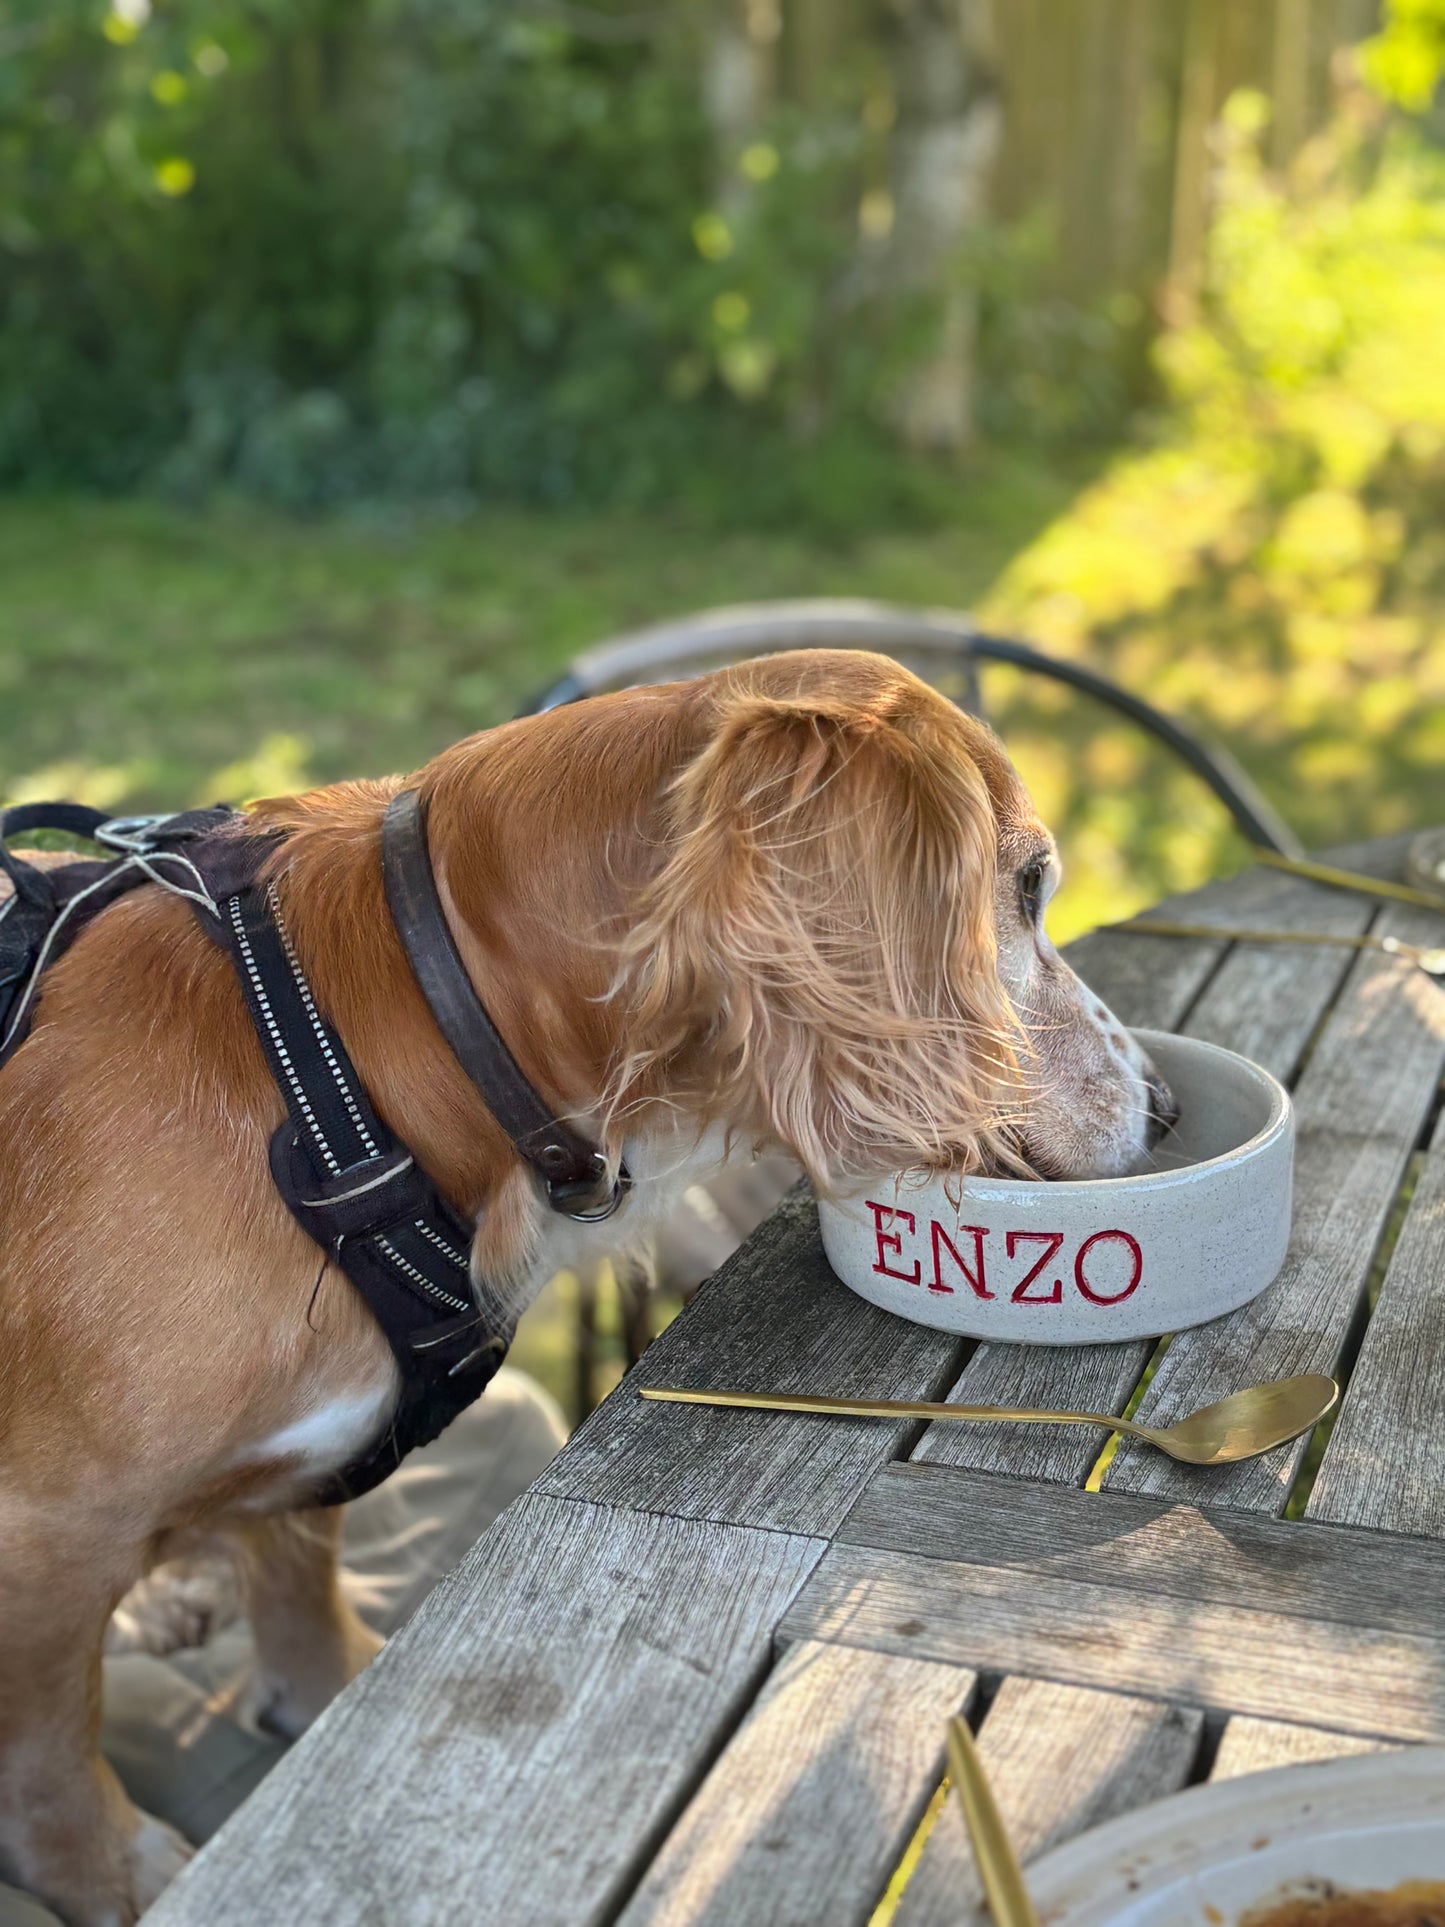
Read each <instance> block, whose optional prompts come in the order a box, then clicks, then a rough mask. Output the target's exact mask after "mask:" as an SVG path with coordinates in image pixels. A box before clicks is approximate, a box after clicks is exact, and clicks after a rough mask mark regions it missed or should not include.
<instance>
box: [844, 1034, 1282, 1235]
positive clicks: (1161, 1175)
mask: <svg viewBox="0 0 1445 1927" xmlns="http://www.w3.org/2000/svg"><path fill="white" fill-rule="evenodd" d="M1129 1035H1130V1036H1131V1037H1133V1038H1135V1039H1136V1040H1137V1041H1138V1042H1139V1043H1140V1044H1142V1045H1143V1047H1144V1049H1145V1050H1146V1051H1150V1052H1151V1053H1152V1051H1153V1050H1154V1049H1155V1048H1157V1047H1158V1046H1159V1045H1160V1044H1162V1045H1164V1046H1165V1048H1166V1052H1167V1050H1169V1049H1171V1048H1176V1047H1178V1048H1182V1049H1184V1050H1185V1051H1193V1052H1197V1053H1198V1054H1199V1055H1200V1056H1204V1057H1212V1058H1215V1059H1217V1060H1218V1059H1222V1060H1225V1061H1227V1062H1228V1063H1229V1064H1230V1065H1231V1066H1233V1067H1234V1068H1236V1069H1237V1070H1239V1071H1242V1072H1243V1073H1245V1075H1246V1076H1247V1078H1248V1079H1249V1081H1251V1082H1252V1083H1253V1084H1255V1086H1256V1087H1257V1088H1259V1089H1261V1090H1262V1091H1263V1092H1264V1094H1265V1096H1266V1097H1267V1099H1268V1100H1269V1115H1268V1116H1267V1117H1266V1119H1265V1121H1264V1123H1263V1124H1262V1125H1261V1126H1260V1127H1259V1129H1258V1130H1257V1131H1255V1132H1254V1133H1253V1134H1252V1135H1251V1136H1250V1137H1247V1138H1245V1139H1244V1141H1243V1142H1242V1143H1240V1144H1236V1145H1234V1146H1233V1148H1232V1149H1230V1150H1228V1151H1220V1152H1217V1153H1216V1155H1215V1156H1214V1157H1212V1158H1200V1159H1199V1160H1197V1162H1195V1163H1192V1164H1173V1165H1169V1166H1168V1167H1167V1168H1165V1169H1163V1170H1158V1171H1130V1172H1127V1173H1125V1175H1124V1176H1122V1177H1117V1178H1003V1177H985V1176H983V1175H981V1174H978V1173H975V1174H973V1175H972V1176H969V1177H966V1178H964V1179H963V1180H962V1189H961V1190H960V1191H959V1194H958V1195H959V1197H960V1199H962V1198H965V1197H967V1198H972V1199H975V1200H977V1201H978V1202H980V1203H999V1204H1002V1203H1013V1202H1015V1201H1017V1200H1019V1199H1025V1198H1029V1199H1034V1198H1037V1197H1038V1196H1039V1195H1040V1194H1041V1193H1043V1192H1046V1193H1047V1194H1048V1195H1049V1196H1050V1197H1053V1198H1058V1197H1059V1196H1060V1194H1061V1193H1062V1194H1064V1195H1065V1196H1071V1195H1073V1194H1075V1193H1077V1194H1078V1195H1079V1196H1080V1197H1083V1196H1090V1197H1091V1196H1093V1195H1094V1194H1095V1193H1096V1192H1099V1191H1124V1192H1126V1193H1128V1192H1133V1193H1143V1192H1160V1191H1170V1190H1173V1189H1175V1188H1176V1187H1178V1186H1180V1185H1186V1184H1197V1183H1198V1182H1199V1181H1200V1179H1201V1177H1204V1176H1206V1175H1208V1174H1209V1173H1211V1172H1215V1171H1223V1170H1225V1169H1226V1168H1231V1169H1237V1168H1238V1167H1239V1165H1241V1164H1242V1163H1245V1162H1246V1161H1247V1160H1249V1159H1250V1158H1252V1157H1254V1156H1256V1155H1257V1154H1258V1153H1259V1152H1261V1151H1264V1150H1266V1149H1268V1147H1269V1146H1270V1145H1271V1144H1272V1143H1274V1142H1275V1141H1276V1140H1277V1139H1278V1138H1280V1137H1282V1136H1283V1135H1284V1134H1285V1133H1286V1132H1287V1131H1288V1130H1289V1128H1290V1122H1291V1117H1292V1114H1293V1105H1292V1103H1291V1101H1290V1094H1289V1092H1288V1091H1287V1090H1286V1089H1285V1087H1284V1085H1283V1084H1282V1083H1281V1082H1280V1080H1279V1079H1278V1078H1277V1077H1276V1076H1275V1075H1274V1073H1273V1071H1267V1070H1266V1069H1265V1068H1264V1066H1263V1065H1262V1064H1256V1063H1255V1061H1254V1059H1253V1058H1252V1057H1245V1056H1243V1055H1242V1054H1241V1053H1240V1052H1239V1051H1234V1050H1229V1049H1227V1048H1226V1047H1225V1046H1224V1045H1223V1044H1212V1043H1210V1042H1209V1041H1208V1040H1207V1039H1206V1038H1203V1037H1187V1036H1183V1035H1181V1034H1180V1033H1179V1032H1178V1031H1171V1030H1147V1029H1143V1028H1140V1029H1133V1028H1132V1027H1131V1028H1130V1029H1129ZM914 1175H915V1174H913V1173H910V1172H908V1171H897V1172H888V1173H886V1174H885V1175H884V1176H883V1177H882V1178H881V1179H880V1178H878V1177H871V1178H867V1179H865V1180H863V1181H862V1182H861V1183H860V1184H857V1185H855V1184H852V1183H850V1184H849V1186H848V1189H847V1191H846V1193H844V1194H842V1195H840V1196H839V1197H837V1198H821V1197H820V1198H819V1199H818V1204H819V1206H820V1207H826V1208H829V1209H832V1210H835V1211H838V1212H840V1213H846V1211H847V1207H848V1205H849V1204H851V1203H853V1202H855V1201H856V1200H860V1199H861V1198H862V1196H863V1193H864V1191H865V1190H868V1189H871V1188H872V1187H873V1186H875V1185H877V1184H878V1183H880V1182H882V1183H886V1184H890V1185H895V1184H901V1186H902V1188H903V1189H906V1190H911V1191H916V1192H922V1191H923V1190H925V1189H926V1188H927V1187H928V1186H929V1185H931V1184H939V1183H944V1182H946V1180H945V1178H944V1177H943V1176H942V1175H941V1174H939V1173H938V1172H928V1173H922V1174H917V1175H918V1177H919V1180H920V1181H919V1182H916V1183H912V1184H910V1183H908V1182H907V1180H908V1179H909V1178H910V1177H911V1176H914Z"/></svg>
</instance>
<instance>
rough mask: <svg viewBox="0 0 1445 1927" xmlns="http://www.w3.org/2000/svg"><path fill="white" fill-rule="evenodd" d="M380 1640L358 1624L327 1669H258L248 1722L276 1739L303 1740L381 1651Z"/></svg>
mask: <svg viewBox="0 0 1445 1927" xmlns="http://www.w3.org/2000/svg"><path fill="white" fill-rule="evenodd" d="M382 1643H383V1642H382V1640H381V1638H380V1636H379V1635H378V1634H376V1633H374V1632H372V1631H371V1630H370V1629H369V1628H368V1627H366V1626H363V1625H362V1623H361V1621H360V1620H355V1621H354V1622H353V1623H352V1624H351V1625H349V1626H348V1627H347V1628H346V1629H345V1636H344V1638H343V1640H342V1643H341V1647H340V1649H339V1650H338V1651H336V1652H334V1653H332V1654H330V1655H329V1656H328V1660H327V1663H325V1664H313V1665H305V1664H302V1663H300V1661H299V1658H298V1660H297V1662H296V1663H294V1664H293V1665H292V1666H291V1667H289V1668H288V1669H286V1670H284V1671H283V1670H281V1669H279V1668H277V1667H275V1666H266V1665H264V1664H263V1665H258V1667H257V1668H256V1671H255V1672H254V1674H253V1675H252V1679H251V1686H250V1695H249V1711H250V1717H251V1719H252V1720H253V1721H254V1722H255V1724H256V1725H257V1726H259V1727H260V1729H261V1731H262V1732H263V1733H274V1734H275V1735H276V1737H277V1738H278V1739H282V1740H295V1739H299V1738H300V1737H301V1735H302V1734H303V1733H304V1732H305V1731H306V1729H307V1727H308V1726H310V1725H311V1723H312V1721H313V1720H315V1719H316V1718H317V1717H318V1716H319V1715H320V1714H321V1713H323V1712H324V1711H325V1709H326V1708H327V1707H328V1706H329V1705H330V1704H331V1702H332V1700H334V1699H335V1697H336V1695H337V1694H338V1693H339V1692H340V1691H341V1689H342V1687H343V1686H349V1685H350V1684H351V1682H352V1680H354V1679H355V1678H356V1676H357V1674H358V1673H361V1672H364V1671H365V1669H366V1668H367V1667H368V1666H369V1665H370V1664H371V1662H372V1660H373V1659H375V1658H376V1655H377V1654H378V1653H379V1652H380V1651H381V1648H382Z"/></svg>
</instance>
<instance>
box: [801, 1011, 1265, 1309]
mask: <svg viewBox="0 0 1445 1927" xmlns="http://www.w3.org/2000/svg"><path fill="white" fill-rule="evenodd" d="M1135 1035H1136V1036H1137V1038H1138V1039H1139V1042H1140V1043H1141V1044H1142V1045H1143V1047H1144V1049H1145V1050H1146V1051H1147V1052H1148V1053H1149V1056H1150V1057H1151V1058H1152V1059H1153V1061H1154V1063H1155V1065H1156V1066H1157V1068H1158V1070H1159V1073H1160V1075H1161V1076H1162V1077H1163V1078H1164V1080H1165V1082H1166V1083H1167V1084H1168V1085H1169V1087H1170V1089H1171V1090H1172V1092H1173V1094H1174V1100H1175V1102H1176V1104H1177V1105H1178V1107H1179V1122H1178V1123H1177V1124H1176V1125H1175V1127H1174V1129H1173V1130H1172V1131H1171V1132H1170V1133H1169V1135H1168V1136H1167V1137H1166V1138H1165V1140H1164V1142H1163V1143H1162V1144H1161V1145H1160V1146H1159V1147H1158V1148H1157V1150H1156V1151H1155V1152H1154V1153H1153V1166H1154V1168H1152V1169H1150V1170H1148V1171H1145V1172H1142V1173H1140V1174H1139V1175H1137V1176H1134V1177H1127V1178H1096V1179H1090V1180H1087V1181H1080V1182H1063V1183H1057V1184H1055V1183H1038V1182H1035V1183H1027V1182H1023V1181H1020V1180H1018V1179H1013V1178H1009V1179H1004V1178H967V1179H964V1180H963V1181H962V1182H961V1183H960V1182H959V1181H958V1180H956V1179H955V1180H951V1181H948V1180H944V1179H942V1178H931V1179H929V1180H927V1181H926V1182H924V1183H921V1184H920V1183H917V1182H916V1181H913V1180H910V1179H909V1178H908V1177H907V1176H904V1177H902V1178H893V1177H887V1178H879V1179H877V1180H876V1181H875V1182H874V1183H873V1184H872V1185H870V1186H867V1187H865V1188H863V1189H861V1190H858V1191H855V1192H853V1193H852V1194H851V1195H850V1196H849V1197H847V1198H842V1199H838V1200H836V1201H830V1200H820V1202H819V1205H818V1219H819V1223H820V1225H821V1228H822V1233H823V1249H824V1250H825V1251H826V1252H827V1254H828V1262H829V1264H830V1265H831V1266H832V1267H833V1269H834V1271H835V1272H836V1273H837V1274H838V1276H839V1277H840V1278H841V1279H842V1280H843V1283H844V1284H845V1285H848V1286H850V1287H851V1288H852V1289H853V1290H854V1291H856V1292H857V1293H859V1295H860V1296H861V1297H864V1298H867V1299H869V1300H871V1302H872V1303H873V1304H875V1305H881V1306H882V1307H883V1309H884V1310H885V1311H893V1312H897V1313H899V1315H900V1316H901V1317H904V1318H911V1319H912V1320H913V1321H914V1322H915V1323H917V1324H921V1325H936V1326H938V1327H939V1328H940V1329H941V1330H943V1331H955V1332H965V1333H967V1334H969V1335H970V1336H971V1337H975V1338H994V1339H1005V1340H1008V1341H1009V1342H1011V1343H1015V1344H1024V1345H1078V1344H1098V1343H1100V1342H1108V1341H1110V1340H1114V1339H1125V1338H1144V1337H1154V1336H1155V1335H1157V1334H1158V1333H1161V1332H1172V1331H1179V1330H1181V1329H1182V1328H1183V1327H1184V1326H1186V1325H1201V1324H1203V1323H1204V1322H1205V1320H1206V1319H1210V1318H1218V1317H1219V1316H1220V1314H1221V1313H1223V1312H1227V1311H1233V1310H1234V1309H1235V1308H1236V1306H1239V1305H1243V1304H1245V1303H1247V1301H1248V1300H1249V1299H1251V1298H1255V1297H1257V1296H1258V1295H1259V1293H1260V1292H1262V1291H1263V1290H1264V1288H1265V1286H1266V1285H1268V1284H1269V1283H1271V1282H1272V1280H1273V1279H1274V1277H1275V1275H1276V1274H1277V1273H1278V1271H1279V1268H1280V1266H1281V1265H1282V1264H1283V1263H1284V1254H1285V1249H1286V1247H1287V1245H1288V1244H1289V1230H1290V1194H1291V1188H1292V1179H1293V1173H1294V1112H1293V1110H1292V1109H1291V1106H1290V1101H1289V1094H1288V1093H1287V1092H1286V1090H1285V1088H1284V1086H1283V1085H1282V1084H1280V1083H1279V1082H1278V1080H1277V1079H1275V1078H1273V1077H1271V1076H1270V1074H1269V1072H1268V1071H1264V1070H1261V1069H1260V1067H1259V1065H1258V1064H1251V1063H1250V1061H1249V1059H1248V1058H1246V1057H1238V1056H1236V1055H1235V1053H1234V1052H1233V1051H1227V1050H1221V1049H1220V1048H1219V1046H1218V1045H1216V1044H1204V1043H1200V1042H1199V1041H1198V1040H1197V1039H1195V1038H1191V1037H1174V1036H1170V1035H1169V1034H1167V1033H1165V1032H1162V1031H1151V1030H1141V1031H1136V1032H1135ZM950 1192H951V1193H952V1196H950Z"/></svg>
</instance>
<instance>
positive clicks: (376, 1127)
mask: <svg viewBox="0 0 1445 1927" xmlns="http://www.w3.org/2000/svg"><path fill="white" fill-rule="evenodd" d="M218 911H219V920H220V926H221V931H222V934H223V936H224V938H225V941H226V944H227V947H228V948H229V949H230V952H231V956H232V960H233V961H234V963H235V966H236V971H237V974H238V976H239V977H240V980H241V986H242V989H243V990H244V992H245V996H246V1003H247V1007H248V1008H249V1010H250V1013H251V1018H252V1021H253V1023H254V1025H255V1030H256V1035H257V1037H258V1038H259V1039H260V1042H261V1046H262V1049H263V1050H264V1051H265V1054H266V1059H267V1063H268V1065H269V1067H270V1070H271V1073H272V1076H273V1077H274V1078H275V1080H276V1084H277V1087H278V1089H279V1090H280V1092H281V1095H282V1097H283V1098H284V1099H285V1102H286V1110H287V1114H288V1115H287V1122H286V1123H285V1124H283V1125H282V1126H281V1127H280V1129H279V1130H278V1131H277V1132H276V1133H275V1135H274V1136H273V1137H272V1139H271V1152H270V1163H271V1175H272V1178H273V1179H274V1180H275V1183H276V1187H277V1189H278V1190H279V1191H280V1193H281V1196H282V1197H283V1199H284V1200H285V1202H286V1205H287V1207H288V1209H289V1210H290V1212H291V1214H292V1216H293V1217H294V1218H295V1219H296V1221H297V1222H298V1224H300V1226H301V1228H302V1229H303V1230H304V1231H305V1232H306V1233H307V1235H308V1236H309V1237H311V1238H312V1239H314V1241H315V1242H316V1243H317V1244H318V1245H320V1246H321V1248H322V1250H323V1251H325V1252H326V1253H327V1254H328V1257H329V1259H330V1261H331V1262H333V1263H334V1264H336V1265H337V1266H338V1268H339V1269H340V1270H341V1271H342V1272H344V1273H345V1275H346V1277H347V1278H348V1279H349V1280H350V1282H351V1283H352V1285H354V1286H355V1288H356V1289H357V1291H358V1292H360V1294H361V1296H362V1298H363V1299H364V1301H365V1303H366V1306H367V1308H368V1310H369V1311H370V1312H371V1314H372V1316H373V1317H374V1318H375V1319H376V1321H377V1323H378V1324H379V1325H380V1327H381V1329H382V1331H383V1333H384V1334H385V1336H386V1340H387V1343H388V1344H389V1345H390V1347H391V1351H392V1355H393V1356H394V1357H395V1359H396V1362H397V1365H398V1367H399V1369H400V1372H401V1380H402V1389H401V1399H400V1402H399V1404H398V1406H397V1409H396V1411H395V1414H394V1415H393V1419H392V1423H391V1425H390V1427H389V1428H388V1430H387V1431H386V1432H385V1433H384V1434H383V1436H382V1437H381V1438H380V1439H379V1440H378V1441H377V1442H376V1443H375V1444H374V1445H373V1446H372V1447H371V1449H370V1450H369V1451H368V1452H367V1453H366V1454H365V1455H364V1456H363V1457H362V1458H361V1459H359V1460H357V1461H356V1462H355V1463H354V1464H352V1465H350V1466H348V1467H347V1468H346V1469H345V1470H344V1471H343V1472H340V1473H338V1474H336V1475H335V1476H334V1477H333V1478H332V1479H330V1480H328V1481H327V1483H326V1485H325V1486H324V1487H323V1489H322V1490H321V1492H320V1493H319V1494H318V1495H317V1503H319V1504H323V1505H332V1504H339V1503H342V1502H343V1501H345V1500H347V1499H353V1498H356V1497H358V1496H359V1495H360V1494H361V1493H363V1492H366V1491H369V1490H370V1489H371V1487H372V1486H374V1485H378V1484H380V1482H381V1481H382V1480H383V1479H384V1478H386V1477H387V1476H388V1475H389V1474H390V1473H392V1472H393V1471H395V1469H396V1467H397V1466H398V1465H399V1464H400V1463H401V1460H402V1459H403V1457H404V1456H405V1455H406V1453H407V1452H409V1451H411V1450H412V1449H413V1448H414V1447H415V1446H418V1445H425V1444H427V1443H428V1442H429V1441H430V1440H431V1439H434V1438H435V1437H436V1436H437V1434H438V1433H439V1432H441V1431H442V1429H443V1428H444V1427H445V1426H447V1425H449V1424H450V1423H451V1421H452V1419H454V1418H455V1417H456V1416H457V1414H458V1413H459V1412H461V1411H463V1410H464V1409H465V1408H466V1407H467V1406H468V1405H470V1404H471V1403H472V1402H473V1401H474V1400H475V1399H476V1398H478V1397H479V1396H480V1395H481V1393H482V1392H483V1391H484V1390H485V1388H486V1386H487V1385H488V1384H489V1382H490V1381H491V1379H492V1377H493V1375H494V1374H495V1372H496V1370H497V1367H498V1365H499V1364H500V1363H501V1361H502V1357H503V1355H504V1354H505V1352H506V1350H507V1347H508V1346H509V1345H510V1343H511V1339H512V1332H513V1329H514V1327H515V1323H516V1320H515V1317H514V1316H513V1314H512V1312H511V1311H510V1309H509V1308H508V1306H507V1305H506V1304H505V1303H504V1302H503V1301H502V1299H501V1298H500V1297H499V1296H498V1295H497V1294H496V1293H494V1292H492V1291H491V1290H490V1289H489V1288H488V1287H487V1285H486V1283H485V1281H484V1280H480V1279H477V1278H475V1277H473V1276H472V1275H471V1273H470V1269H469V1264H468V1257H467V1253H468V1251H469V1248H470V1245H471V1239H472V1229H473V1228H472V1226H471V1225H470V1224H469V1223H468V1222H467V1221H466V1219H464V1218H463V1217H462V1216H461V1215H460V1213H458V1212H456V1211H454V1210H453V1209H452V1207H451V1205H450V1204H448V1203H447V1201H446V1199H445V1198H443V1197H442V1196H441V1194H440V1192H439V1191H438V1190H437V1189H436V1187H435V1185H434V1184H433V1183H432V1182H431V1180H430V1178H428V1177H427V1175H426V1173H425V1172H424V1171H423V1170H422V1169H421V1168H420V1166H419V1165H418V1164H417V1163H416V1161H415V1159H414V1158H413V1157H412V1155H411V1153H410V1152H409V1151H408V1150H407V1148H406V1146H405V1145H404V1144H403V1143H402V1142H401V1141H400V1139H398V1138H397V1137H395V1136H394V1135H393V1134H392V1132H391V1131H389V1130H388V1129H387V1127H386V1125H385V1124H383V1123H382V1121H381V1119H380V1118H379V1117H378V1116H377V1115H376V1112H375V1110H374V1109H373V1108H372V1105H371V1102H370V1100H369V1098H368V1097H367V1094H366V1090H365V1087H364V1086H363V1084H362V1082H361V1080H360V1078H359V1077H358V1076H357V1074H356V1071H355V1069H354V1067H353V1065H352V1063H351V1060H350V1058H349V1057H348V1056H347V1053H346V1049H345V1046H344V1045H343V1044H342V1042H341V1039H340V1038H339V1037H338V1036H337V1035H336V1033H335V1031H333V1030H332V1029H331V1027H330V1025H329V1024H327V1023H326V1021H325V1020H324V1019H323V1018H322V1016H321V1014H320V1012H319V1011H318V1010H317V1008H316V1003H315V1000H314V998H313V997H312V994H311V988H310V986H309V984H308V983H307V981H306V978H305V975H304V974H303V972H302V969H301V966H300V963H299V961H298V960H297V957H296V953H295V951H294V949H293V948H292V945H291V941H290V937H289V935H288V933H287V930H286V924H285V919H284V917H283V915H282V912H281V906H280V902H279V900H278V898H277V894H276V887H275V885H274V884H270V885H264V886H262V885H257V886H254V887H251V888H248V889H245V890H242V891H240V892H239V893H238V894H236V895H233V896H230V897H227V898H226V899H225V900H224V901H223V902H222V903H221V904H220V905H219V906H218Z"/></svg>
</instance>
